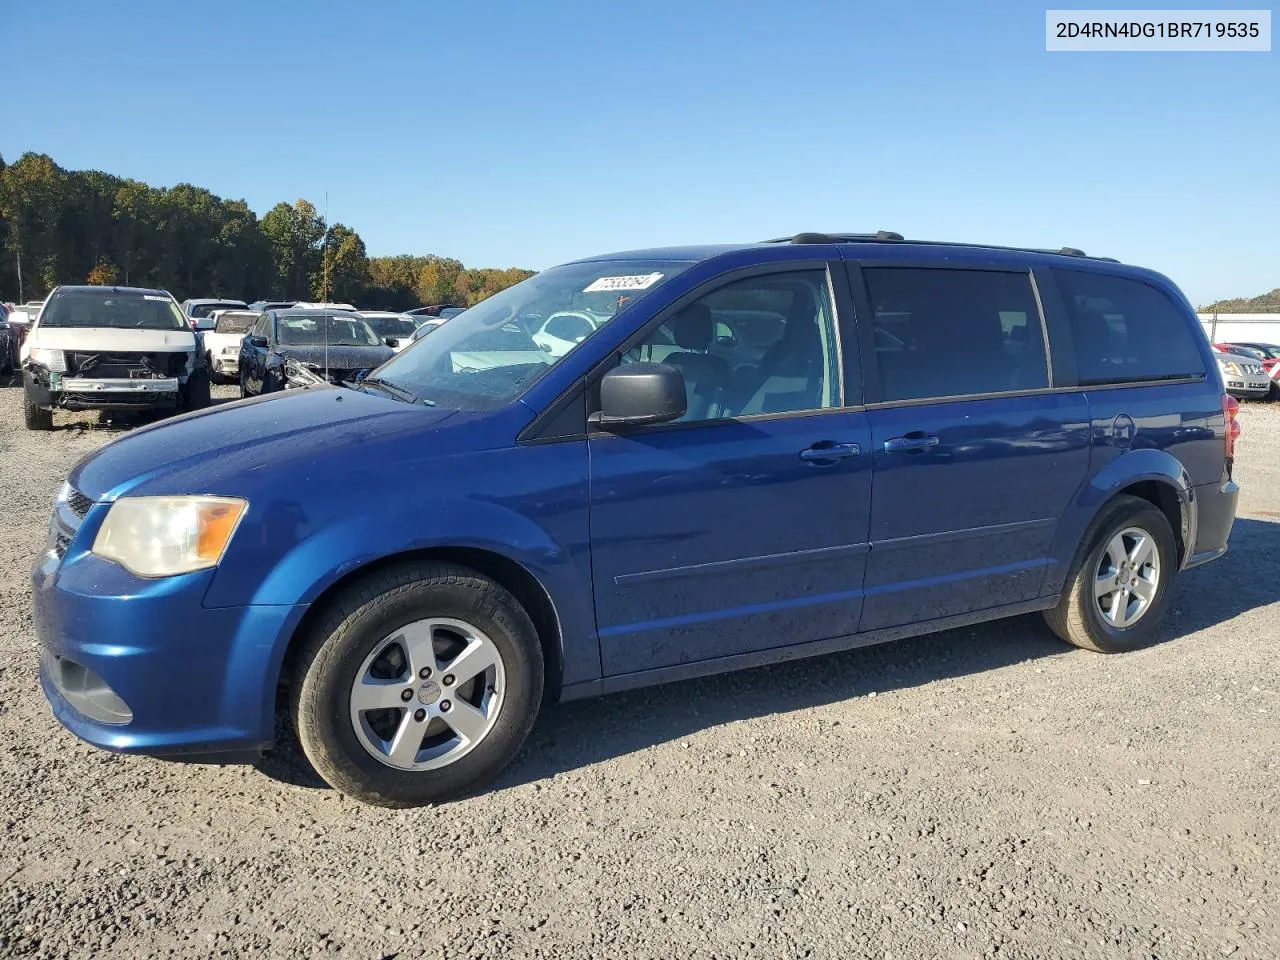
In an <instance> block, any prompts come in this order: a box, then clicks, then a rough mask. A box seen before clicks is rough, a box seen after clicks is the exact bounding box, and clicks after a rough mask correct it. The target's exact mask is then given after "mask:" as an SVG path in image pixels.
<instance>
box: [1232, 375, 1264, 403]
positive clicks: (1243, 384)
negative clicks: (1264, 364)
mask: <svg viewBox="0 0 1280 960" xmlns="http://www.w3.org/2000/svg"><path fill="white" fill-rule="evenodd" d="M1223 383H1224V384H1225V385H1226V389H1227V393H1229V394H1231V396H1233V397H1235V398H1236V399H1237V400H1256V399H1258V398H1259V397H1265V396H1266V395H1267V394H1269V393H1270V392H1271V381H1270V380H1265V379H1264V380H1256V379H1252V378H1250V379H1248V380H1242V379H1240V378H1239V377H1231V376H1227V375H1225V374H1224V375H1223Z"/></svg>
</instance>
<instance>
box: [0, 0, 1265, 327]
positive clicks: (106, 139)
mask: <svg viewBox="0 0 1280 960" xmlns="http://www.w3.org/2000/svg"><path fill="white" fill-rule="evenodd" d="M1081 6H1088V4H1084V5H1081ZM1201 6H1205V4H1204V3H1202V4H1201ZM126 9H127V11H128V13H127V14H126V13H125V10H126ZM1044 10H1045V5H1044V4H1041V5H1034V4H1028V3H983V4H967V3H966V4H959V3H954V2H947V3H943V2H917V3H912V2H897V3H877V4H861V3H856V2H852V0H842V2H826V0H787V2H785V3H783V2H778V0H773V2H767V3H766V2H760V0H737V2H722V0H683V2H674V0H673V2H667V0H652V2H648V3H638V2H633V0H609V2H600V0H593V2H577V0H574V2H556V0H538V2H529V3H511V2H505V0H504V2H497V0H448V2H444V0H431V2H427V0H417V2H414V0H407V2H392V0H387V2H379V3H369V4H356V3H350V2H342V3H338V2H328V0H312V2H298V0H272V2H269V3H266V2H262V0H253V2H241V0H224V2H217V3H213V2H202V0H190V2H168V3H158V2H151V0H125V2H123V3H122V4H120V9H119V10H117V11H115V12H113V13H111V14H110V15H108V14H107V13H105V12H104V8H103V7H102V5H101V3H93V4H90V3H80V2H64V0H42V2H40V3H27V4H22V3H16V2H15V3H0V37H3V38H4V48H5V51H6V54H5V57H4V60H5V61H6V74H5V76H6V82H5V93H4V95H3V96H0V154H3V156H4V157H5V159H7V160H10V161H12V160H14V159H16V158H17V157H18V156H19V155H20V154H22V153H23V152H25V151H27V150H36V151H42V152H46V153H49V154H51V155H52V156H53V157H54V159H55V160H57V161H58V162H59V163H60V164H62V165H63V166H64V167H69V168H76V169H79V168H96V169H102V170H107V171H110V172H112V173H116V174H120V175H123V176H131V177H136V178H138V179H141V180H145V181H147V182H149V183H152V184H156V185H172V184H175V183H180V182H184V181H185V182H190V183H195V184H198V185H200V186H205V187H208V188H209V189H211V190H213V191H214V192H215V193H218V194H220V195H222V196H226V197H243V198H245V199H246V200H247V201H248V202H249V204H250V206H252V207H253V208H254V209H255V210H257V211H258V212H259V213H262V212H265V211H266V210H267V209H268V208H269V207H270V206H271V205H272V204H274V203H275V202H277V201H279V200H290V201H292V200H294V199H296V198H298V197H306V198H308V199H310V200H312V201H313V202H314V203H316V204H317V205H318V206H320V205H323V203H324V195H325V192H326V191H328V193H329V216H330V220H331V221H332V220H340V221H342V222H344V223H346V224H348V225H349V226H352V227H354V228H355V229H356V230H358V231H359V232H360V234H361V236H363V237H364V239H365V242H366V244H367V246H368V248H369V251H370V253H373V254H389V253H399V252H414V253H427V252H432V253H439V254H443V255H449V256H456V257H458V258H459V259H461V260H462V261H464V262H465V263H467V264H468V265H474V266H509V265H520V266H529V267H535V268H536V267H545V266H548V265H550V264H552V263H556V262H559V261H562V260H566V259H571V258H575V257H578V256H584V255H587V254H591V253H599V252H603V251H607V250H613V249H620V248H627V247H635V246H649V245H657V244H665V243H681V242H701V241H707V242H712V241H736V240H753V239H761V238H764V237H767V236H777V235H784V234H790V233H794V232H797V231H801V230H815V229H817V230H823V229H826V230H864V229H865V230H876V229H889V230H897V231H900V232H901V233H903V234H905V235H907V236H908V237H918V238H941V239H955V240H972V241H980V242H993V243H1010V244H1026V245H1035V246H1061V245H1064V244H1066V245H1071V246H1077V247H1081V248H1083V249H1085V250H1087V251H1089V252H1090V253H1099V254H1106V255H1112V256H1118V257H1120V258H1121V259H1124V260H1127V261H1132V262H1136V263H1141V264H1143V265H1146V266H1151V267H1154V268H1156V269H1159V270H1162V271H1164V272H1166V273H1168V274H1170V275H1171V276H1172V277H1173V278H1174V279H1175V280H1176V281H1178V282H1179V283H1180V284H1181V285H1182V286H1183V288H1184V289H1185V290H1186V291H1187V293H1188V295H1189V296H1190V297H1191V298H1192V299H1193V300H1195V301H1197V302H1201V301H1206V300H1209V299H1213V298H1216V297H1220V296H1228V295H1253V294H1257V293H1262V292H1264V291H1266V290H1270V289H1271V288H1273V287H1276V286H1280V122H1278V121H1280V60H1278V59H1277V58H1278V57H1280V53H1277V52H1274V51H1273V52H1271V53H1249V54H1227V53H1177V54H1170V53H1112V54H1106V53H1089V54H1076V53H1052V54H1050V53H1046V52H1045V50H1044ZM15 52H20V53H21V55H20V56H18V57H15V56H14V54H15Z"/></svg>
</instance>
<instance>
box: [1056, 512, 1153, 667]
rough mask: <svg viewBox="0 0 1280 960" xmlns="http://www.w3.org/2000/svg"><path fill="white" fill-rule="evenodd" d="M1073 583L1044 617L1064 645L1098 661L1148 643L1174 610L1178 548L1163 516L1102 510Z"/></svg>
mask: <svg viewBox="0 0 1280 960" xmlns="http://www.w3.org/2000/svg"><path fill="white" fill-rule="evenodd" d="M1091 529H1092V531H1093V532H1092V536H1091V538H1090V539H1089V540H1088V542H1087V543H1086V545H1085V546H1084V547H1083V548H1082V549H1083V550H1084V551H1087V552H1085V553H1084V555H1083V556H1080V557H1077V559H1076V562H1075V564H1074V565H1073V567H1072V570H1071V573H1070V575H1069V577H1068V581H1067V586H1066V589H1065V591H1064V592H1063V595H1062V599H1061V600H1060V601H1059V603H1058V605H1057V606H1056V607H1054V608H1053V609H1052V610H1047V611H1045V620H1046V621H1047V622H1048V624H1049V627H1050V628H1051V629H1052V630H1053V632H1054V633H1056V634H1057V635H1058V636H1059V637H1061V638H1062V639H1063V640H1066V641H1067V642H1068V643H1071V644H1074V645H1075V646H1077V647H1082V648H1084V649H1086V650H1094V651H1097V652H1099V653H1120V652H1123V651H1127V650H1134V649H1137V648H1138V647H1141V646H1142V645H1143V644H1145V643H1147V642H1148V641H1149V640H1150V639H1151V637H1152V635H1153V634H1154V633H1155V631H1156V629H1157V628H1158V627H1159V624H1160V617H1161V616H1162V615H1163V613H1164V608H1165V607H1166V606H1167V604H1168V599H1169V589H1170V587H1171V585H1172V581H1173V576H1174V573H1175V572H1176V567H1177V544H1176V542H1175V541H1174V537H1173V529H1172V528H1171V527H1170V526H1169V521H1168V519H1167V518H1166V517H1165V515H1164V514H1163V513H1162V512H1161V511H1160V510H1158V509H1157V508H1156V507H1154V506H1152V505H1151V504H1150V503H1149V502H1147V501H1146V500H1142V499H1140V498H1138V497H1130V496H1120V497H1117V498H1116V499H1115V500H1113V501H1112V502H1111V503H1109V504H1108V505H1107V506H1106V507H1105V508H1103V512H1102V514H1101V515H1100V516H1099V518H1098V520H1097V521H1095V523H1094V525H1093V527H1092V528H1091Z"/></svg>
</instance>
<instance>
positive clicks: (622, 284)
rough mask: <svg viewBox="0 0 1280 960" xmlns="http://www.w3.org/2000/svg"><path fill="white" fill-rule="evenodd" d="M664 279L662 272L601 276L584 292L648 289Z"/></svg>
mask: <svg viewBox="0 0 1280 960" xmlns="http://www.w3.org/2000/svg"><path fill="white" fill-rule="evenodd" d="M661 279H662V274H660V273H644V274H641V275H639V276H632V277H600V278H599V279H598V280H592V281H591V283H590V284H589V285H588V286H587V287H586V289H584V290H583V291H582V292H583V293H601V292H603V291H609V290H648V289H649V288H650V287H652V286H653V285H654V284H655V283H657V282H658V281H659V280H661Z"/></svg>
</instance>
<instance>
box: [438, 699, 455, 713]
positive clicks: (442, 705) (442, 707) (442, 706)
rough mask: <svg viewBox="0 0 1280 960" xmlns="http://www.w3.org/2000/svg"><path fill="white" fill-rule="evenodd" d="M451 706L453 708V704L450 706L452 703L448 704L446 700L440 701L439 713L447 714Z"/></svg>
mask: <svg viewBox="0 0 1280 960" xmlns="http://www.w3.org/2000/svg"><path fill="white" fill-rule="evenodd" d="M452 706H453V704H452V703H450V702H449V701H448V700H441V701H440V712H441V713H448V712H449V709H450V708H451V707H452Z"/></svg>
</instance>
